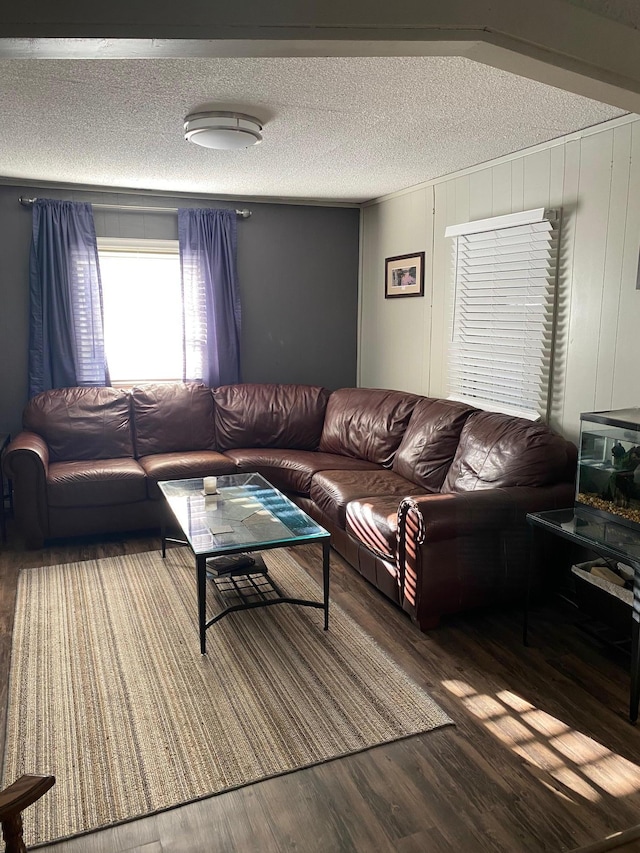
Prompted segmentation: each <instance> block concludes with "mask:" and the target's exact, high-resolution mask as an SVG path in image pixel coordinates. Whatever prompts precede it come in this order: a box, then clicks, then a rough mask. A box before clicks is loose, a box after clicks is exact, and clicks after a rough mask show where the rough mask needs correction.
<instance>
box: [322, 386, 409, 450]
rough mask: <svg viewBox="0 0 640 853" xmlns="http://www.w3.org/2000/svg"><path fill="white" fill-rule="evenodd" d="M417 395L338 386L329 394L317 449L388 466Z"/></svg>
mask: <svg viewBox="0 0 640 853" xmlns="http://www.w3.org/2000/svg"><path fill="white" fill-rule="evenodd" d="M419 399H420V398H419V397H418V396H417V395H416V394H405V393H404V392H402V391H383V390H380V389H377V388H341V389H340V390H338V391H334V392H333V393H332V394H331V396H330V397H329V402H328V403H327V411H326V414H325V419H324V427H323V429H322V438H321V439H320V450H322V451H324V452H326V453H338V454H341V455H343V456H353V457H354V458H356V459H367V460H368V461H369V462H375V463H376V464H378V465H384V466H385V467H390V466H391V463H392V462H393V455H394V453H395V452H396V450H397V449H398V446H399V444H400V441H401V439H402V436H403V435H404V432H405V429H406V427H407V424H408V423H409V418H410V417H411V412H412V411H413V408H414V406H415V405H416V403H417V402H418V400H419Z"/></svg>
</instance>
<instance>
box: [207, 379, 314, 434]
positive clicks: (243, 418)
mask: <svg viewBox="0 0 640 853" xmlns="http://www.w3.org/2000/svg"><path fill="white" fill-rule="evenodd" d="M213 396H214V399H215V420H216V437H217V442H218V449H219V450H230V449H231V448H235V447H280V448H283V447H287V448H288V447H291V448H295V449H296V450H316V449H317V447H318V442H319V441H320V434H321V432H322V424H323V422H324V411H325V406H326V403H327V398H328V396H329V392H328V391H327V389H326V388H321V387H319V386H316V385H270V384H258V383H256V384H244V385H243V384H239V385H224V386H222V387H220V388H216V389H215V391H214V392H213Z"/></svg>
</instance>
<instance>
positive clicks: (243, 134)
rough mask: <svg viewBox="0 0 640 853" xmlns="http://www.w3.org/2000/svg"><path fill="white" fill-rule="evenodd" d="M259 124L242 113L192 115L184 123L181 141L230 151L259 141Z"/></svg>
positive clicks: (260, 128)
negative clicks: (184, 140) (182, 139)
mask: <svg viewBox="0 0 640 853" xmlns="http://www.w3.org/2000/svg"><path fill="white" fill-rule="evenodd" d="M261 131H262V124H261V123H260V122H259V121H258V119H257V118H254V117H253V116H248V115H245V114H244V113H228V112H207V113H191V115H188V116H187V117H186V118H185V120H184V138H185V139H187V140H188V141H189V142H195V144H196V145H202V146H203V148H218V149H221V150H224V151H232V150H234V149H238V148H248V147H249V146H250V145H256V144H257V143H258V142H262V133H261Z"/></svg>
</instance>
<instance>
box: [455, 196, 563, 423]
mask: <svg viewBox="0 0 640 853" xmlns="http://www.w3.org/2000/svg"><path fill="white" fill-rule="evenodd" d="M445 236H447V237H455V242H454V247H453V252H454V258H453V267H454V275H455V282H454V310H453V330H452V346H451V355H450V363H449V376H450V397H451V398H452V399H455V400H461V401H463V402H467V403H470V404H471V405H475V406H477V407H478V408H482V409H490V410H497V411H503V412H507V413H510V414H517V415H520V416H523V417H529V418H532V419H537V418H540V417H542V418H544V419H546V418H547V416H548V407H549V391H550V381H551V368H552V358H553V342H554V323H555V309H556V290H557V267H558V264H557V258H558V237H559V216H558V212H557V211H545V210H543V209H538V210H531V211H524V212H523V213H518V214H510V215H507V216H496V217H494V218H492V219H484V220H481V221H477V222H468V223H464V224H462V225H455V226H451V227H449V228H447V230H446V231H445Z"/></svg>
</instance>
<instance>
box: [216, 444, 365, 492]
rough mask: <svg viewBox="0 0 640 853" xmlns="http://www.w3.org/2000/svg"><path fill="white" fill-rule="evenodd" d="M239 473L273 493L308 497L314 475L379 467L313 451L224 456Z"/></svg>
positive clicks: (233, 452)
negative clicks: (258, 478)
mask: <svg viewBox="0 0 640 853" xmlns="http://www.w3.org/2000/svg"><path fill="white" fill-rule="evenodd" d="M225 455H226V456H228V457H229V458H230V459H232V460H233V461H234V462H235V463H236V465H237V466H238V468H239V469H240V470H241V471H256V472H257V473H258V474H262V476H263V477H264V478H265V480H268V481H269V482H270V483H271V485H272V486H275V487H276V489H281V490H282V491H283V492H292V493H294V494H297V495H305V496H308V495H309V492H310V490H311V478H312V477H313V475H314V474H315V473H317V472H318V471H326V470H329V469H332V470H335V469H346V470H349V471H371V470H378V469H379V468H380V466H379V465H375V464H374V463H373V462H367V461H366V460H364V459H352V458H351V457H349V456H336V455H335V454H333V453H320V452H314V451H313V450H278V449H277V448H275V449H264V450H263V449H257V448H245V449H243V448H238V449H236V450H227V451H226V453H225Z"/></svg>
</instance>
